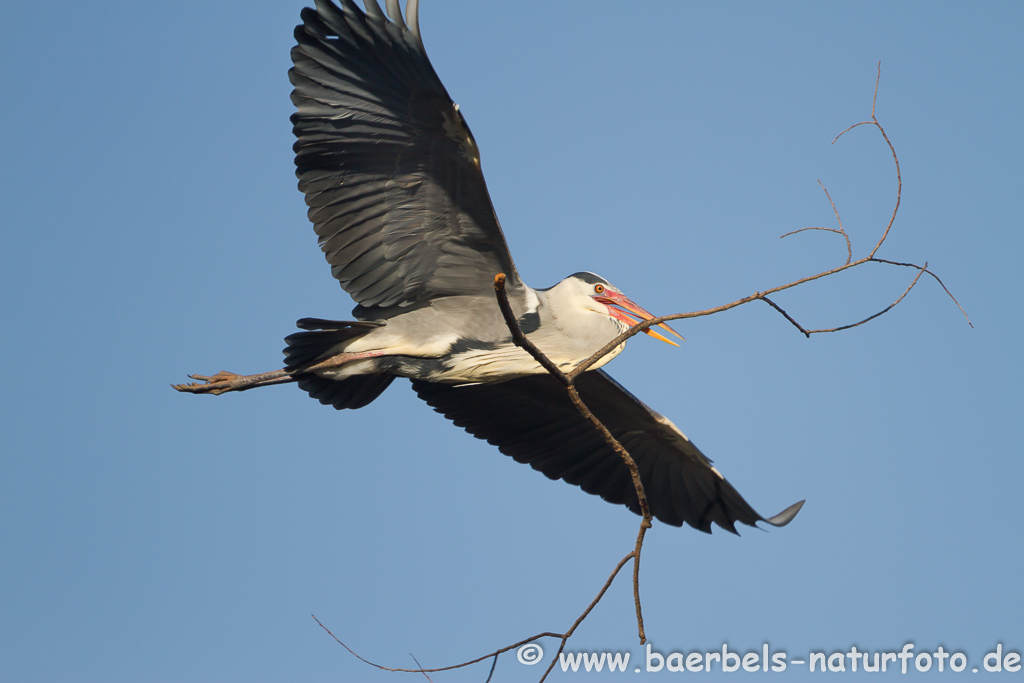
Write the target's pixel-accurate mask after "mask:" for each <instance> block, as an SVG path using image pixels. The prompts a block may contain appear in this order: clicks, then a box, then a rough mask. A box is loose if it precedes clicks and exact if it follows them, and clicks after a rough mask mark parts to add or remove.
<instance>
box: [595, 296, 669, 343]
mask: <svg viewBox="0 0 1024 683" xmlns="http://www.w3.org/2000/svg"><path fill="white" fill-rule="evenodd" d="M594 300H595V301H597V302H598V303H601V304H604V305H605V306H606V307H607V308H608V315H610V316H611V317H613V318H615V319H617V320H621V321H622V322H624V323H626V324H627V325H629V326H630V327H632V326H633V325H636V324H637V323H638V322H640V320H638V319H637V318H634V317H633V316H632V315H629V313H632V314H633V315H635V316H637V317H638V318H640V319H643V320H651V319H652V318H655V317H657V316H655V315H654V314H653V313H650V312H648V311H646V310H644V309H642V308H640V307H639V306H637V305H636V304H635V303H633V302H632V301H631V300H630V299H629V298H628V297H626V296H625V295H624V294H619V293H618V292H610V291H606V292H605V293H604V295H602V296H595V297H594ZM622 309H625V311H629V313H626V312H625V311H623V310H622ZM657 327H660V328H661V329H663V330H667V331H669V332H671V333H672V334H674V335H675V336H677V337H679V338H680V339H682V340H683V341H686V340H685V339H683V336H682V335H681V334H679V333H678V332H676V331H675V330H673V329H672V328H671V327H669V326H668V325H666V324H665V323H658V325H657ZM644 332H645V333H647V334H649V335H651V336H652V337H654V338H655V339H660V340H661V341H663V342H665V343H666V344H671V345H672V346H679V344H676V343H675V342H674V341H672V340H671V339H669V338H668V337H666V336H664V335H662V334H659V333H658V332H657V331H655V330H654V329H652V328H650V327H648V328H647V329H646V330H644Z"/></svg>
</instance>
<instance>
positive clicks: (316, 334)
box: [284, 318, 394, 410]
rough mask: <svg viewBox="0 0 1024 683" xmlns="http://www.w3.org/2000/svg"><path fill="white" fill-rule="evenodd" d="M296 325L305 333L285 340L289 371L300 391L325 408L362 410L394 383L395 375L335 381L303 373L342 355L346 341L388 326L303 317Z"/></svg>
mask: <svg viewBox="0 0 1024 683" xmlns="http://www.w3.org/2000/svg"><path fill="white" fill-rule="evenodd" d="M295 324H296V325H297V326H298V327H299V328H300V329H302V330H304V331H303V332H296V333H295V334H292V335H289V336H287V337H285V340H284V341H285V343H286V344H287V346H286V347H285V349H284V357H285V369H286V370H288V371H289V372H292V373H295V375H296V377H297V378H298V383H299V388H300V389H302V390H303V391H305V392H306V393H308V394H309V395H310V396H312V397H313V398H315V399H317V400H318V401H320V403H322V404H324V405H325V406H328V405H329V406H334V407H335V408H337V409H338V410H343V409H345V408H351V409H355V408H362V407H363V406H365V405H367V404H369V403H371V402H372V401H373V400H374V399H375V398H377V397H378V396H380V395H381V393H383V391H384V390H385V389H387V388H388V385H390V384H391V382H392V381H393V380H394V377H393V376H392V375H355V376H352V377H346V378H344V379H331V378H329V377H323V376H321V375H316V374H312V373H309V374H303V373H302V371H303V369H304V368H308V367H309V366H310V365H313V364H315V363H318V362H320V361H323V360H326V359H328V358H331V357H332V356H335V355H338V354H339V353H342V352H343V351H344V348H345V344H346V342H348V341H350V340H352V339H354V338H356V337H361V336H362V335H364V334H366V333H367V332H369V331H371V330H374V329H376V328H378V327H381V326H383V325H384V323H375V322H365V321H355V320H324V319H323V318H302V319H301V320H298V321H296V323H295Z"/></svg>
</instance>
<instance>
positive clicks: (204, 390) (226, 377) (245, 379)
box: [171, 370, 296, 396]
mask: <svg viewBox="0 0 1024 683" xmlns="http://www.w3.org/2000/svg"><path fill="white" fill-rule="evenodd" d="M189 378H190V379H197V380H199V382H201V384H200V383H189V384H172V385H171V386H172V387H174V388H175V389H176V390H177V391H183V392H186V393H189V394H213V395H214V396H217V395H219V394H224V393H227V392H229V391H245V390H246V389H255V388H256V387H263V386H267V385H270V384H282V383H284V382H294V381H295V379H296V378H295V377H293V376H292V375H291V374H290V373H288V372H287V371H286V370H275V371H273V372H263V373H260V374H258V375H236V374H235V373H233V372H228V371H227V370H221V371H220V372H218V373H217V374H216V375H211V376H209V377H207V376H206V375H189Z"/></svg>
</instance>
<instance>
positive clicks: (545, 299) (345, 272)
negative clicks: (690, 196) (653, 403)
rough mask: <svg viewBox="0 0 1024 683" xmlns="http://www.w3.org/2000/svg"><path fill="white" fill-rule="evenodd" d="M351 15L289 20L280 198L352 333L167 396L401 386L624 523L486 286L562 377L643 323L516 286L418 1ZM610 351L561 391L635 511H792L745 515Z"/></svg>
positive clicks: (393, 1)
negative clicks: (632, 388)
mask: <svg viewBox="0 0 1024 683" xmlns="http://www.w3.org/2000/svg"><path fill="white" fill-rule="evenodd" d="M365 6H366V10H365V12H364V11H362V10H360V9H359V8H358V7H357V6H356V5H355V4H354V3H353V2H352V0H341V7H340V8H339V7H337V6H335V5H334V4H333V3H332V2H331V1H330V0H316V9H315V10H314V9H308V8H307V9H304V10H303V11H302V15H301V16H302V24H300V25H299V26H297V27H296V29H295V39H296V41H297V45H296V46H295V47H293V48H292V52H291V57H292V61H293V63H294V67H293V68H292V69H291V70H290V71H289V77H290V79H291V82H292V84H293V85H294V86H295V89H294V91H293V92H292V101H293V102H294V104H295V106H296V108H297V111H296V112H295V113H294V114H293V115H292V118H291V120H292V124H293V132H294V133H295V136H296V138H297V140H296V142H295V146H294V150H295V165H296V167H297V170H296V175H297V176H298V178H299V189H300V190H301V191H302V192H303V193H304V194H305V196H306V203H307V205H308V206H309V211H308V215H309V220H310V221H312V223H313V226H314V228H315V230H316V234H317V235H318V237H319V241H320V248H321V249H322V250H323V252H324V255H325V256H326V258H327V262H328V263H329V264H330V265H331V273H332V274H333V275H334V277H335V278H337V279H338V281H339V282H340V283H341V287H342V288H343V289H344V290H345V291H346V292H348V293H349V294H350V295H351V296H352V298H353V299H355V301H356V304H357V306H356V308H355V309H354V311H353V313H352V315H353V317H354V318H355V320H348V321H338V320H325V319H321V318H303V319H301V320H299V321H298V323H297V325H298V327H299V328H300V329H301V330H302V331H300V332H297V333H295V334H292V335H291V336H289V337H287V338H286V339H285V342H286V344H287V347H286V348H285V350H284V355H285V367H284V368H282V369H280V370H275V371H273V372H266V373H261V374H256V375H236V374H233V373H229V372H220V373H218V374H216V375H213V376H203V375H190V377H192V378H193V379H196V380H198V381H199V383H192V384H181V385H175V387H174V388H175V389H177V390H179V391H184V392H189V393H195V394H221V393H224V392H229V391H245V390H248V389H254V388H257V387H263V386H269V385H273V384H283V383H287V382H296V383H298V385H299V388H301V389H303V390H304V391H306V392H307V393H309V395H310V396H312V397H313V398H316V399H318V400H319V401H320V402H321V403H323V404H325V405H333V406H334V407H335V408H337V409H339V410H341V409H346V408H351V409H354V408H362V407H363V406H365V405H367V404H369V403H370V402H371V401H373V400H374V399H375V398H377V397H378V396H379V395H380V394H381V392H383V391H384V390H385V389H386V388H387V387H388V386H389V385H390V384H391V382H392V381H394V379H395V378H396V377H407V378H409V379H410V380H412V388H413V390H414V391H415V392H416V394H417V395H418V396H419V397H420V398H421V399H423V400H424V401H426V402H427V404H428V405H430V406H431V407H432V408H434V410H436V411H437V412H439V413H441V414H443V415H444V416H445V417H447V418H448V419H450V420H451V421H452V422H454V423H455V424H456V425H458V426H459V427H462V428H464V429H465V430H466V431H468V432H469V433H470V434H472V435H474V436H476V437H479V438H481V439H486V440H487V441H488V442H489V443H491V444H493V445H495V446H497V447H498V449H499V450H500V451H501V452H502V453H505V454H506V455H509V456H511V457H513V458H515V459H516V460H517V461H519V462H522V463H528V464H529V465H530V466H531V467H533V468H534V469H536V470H540V471H541V472H543V473H544V474H545V475H547V476H548V477H550V478H552V479H562V480H564V481H566V482H568V483H570V484H573V485H576V486H579V487H580V488H581V489H583V490H584V491H587V492H588V493H593V494H597V495H599V496H601V497H602V498H604V499H605V500H607V501H609V502H611V503H616V504H620V505H625V506H626V507H628V508H629V509H631V510H632V511H634V512H637V513H639V511H640V508H639V504H638V502H637V496H636V492H635V490H634V486H633V483H632V479H631V477H630V474H629V471H628V469H627V467H626V465H625V464H624V463H623V461H622V460H621V458H620V457H619V456H618V455H617V454H616V453H615V452H614V451H613V450H612V449H611V448H610V447H609V446H608V445H607V444H606V442H605V441H604V439H603V438H602V437H601V435H600V434H598V432H597V431H595V430H594V429H593V427H592V426H591V424H590V423H589V422H587V421H586V420H585V419H584V418H583V417H582V416H581V415H580V414H579V412H578V411H577V410H576V408H575V407H574V406H573V404H572V403H571V402H570V400H569V398H568V395H567V393H566V391H565V388H564V386H563V385H562V384H561V383H560V382H558V381H557V380H556V379H555V378H554V377H552V376H551V375H550V374H549V373H548V372H547V371H546V370H545V369H544V368H542V367H541V366H540V365H539V364H538V363H537V361H536V360H534V359H533V357H531V356H530V355H529V354H528V353H527V352H526V351H524V350H523V349H522V348H520V347H519V346H517V345H516V344H515V342H514V341H513V338H512V336H511V333H510V331H509V329H508V326H507V324H506V322H505V321H504V319H503V317H502V314H501V311H500V309H499V306H498V303H497V301H496V299H495V294H494V284H493V283H494V278H495V276H496V275H497V274H498V273H504V274H506V293H507V296H508V300H509V304H510V306H511V308H512V310H513V312H514V315H515V316H516V320H517V323H518V325H519V327H520V328H521V330H522V331H523V332H524V333H525V334H526V335H527V337H528V338H529V339H530V341H532V342H533V343H534V344H535V345H536V346H537V347H538V348H539V349H540V350H541V351H542V352H543V353H544V354H545V355H546V356H548V357H549V358H550V359H551V360H552V361H553V362H554V363H555V364H556V365H558V366H559V367H561V368H563V369H565V370H566V371H568V370H571V369H572V368H574V367H575V366H576V365H577V364H579V363H580V362H582V361H584V360H586V359H587V358H589V357H590V356H591V355H593V354H594V353H595V352H596V351H598V350H599V349H601V348H602V347H604V346H605V345H606V344H608V343H609V342H610V341H612V340H613V339H615V337H617V336H618V335H619V334H621V333H622V332H623V331H625V330H627V329H629V328H630V327H631V326H632V325H634V324H636V323H638V322H639V321H640V320H641V319H644V320H650V319H651V318H653V317H654V316H653V315H652V314H650V313H648V312H647V311H646V310H644V309H643V308H641V307H640V306H639V305H637V304H636V303H634V302H633V301H631V300H630V299H629V298H628V297H627V296H626V295H624V294H623V293H622V292H621V291H620V290H619V289H618V288H617V287H615V286H614V285H612V284H611V283H610V282H608V281H607V280H605V279H604V278H602V277H600V276H598V275H595V274H593V273H589V272H583V273H576V274H574V275H570V276H569V277H567V278H565V279H564V280H562V281H561V282H559V283H558V284H556V285H554V286H553V287H549V288H547V289H533V288H531V287H529V286H528V285H526V284H525V283H524V282H523V281H522V280H521V279H520V278H519V275H518V273H517V272H516V267H515V265H514V264H513V262H512V256H511V254H510V253H509V250H508V246H507V245H506V243H505V238H504V236H503V234H502V232H501V227H500V226H499V224H498V219H497V217H496V216H495V214H494V209H493V207H492V206H491V201H490V197H489V195H488V193H487V187H486V185H485V183H484V177H483V173H482V172H481V170H480V153H479V150H478V149H477V145H476V142H475V141H474V139H473V135H472V134H471V133H470V131H469V127H468V126H467V125H466V120H465V119H464V118H463V116H462V113H461V112H460V111H459V107H458V105H456V104H454V103H453V102H452V99H451V97H449V95H448V92H447V91H446V90H445V87H444V85H442V84H441V81H440V79H439V78H438V76H437V74H436V73H435V72H434V68H433V66H431V64H430V60H429V59H428V58H427V55H426V52H425V51H424V48H423V43H422V40H421V37H420V30H419V19H418V0H409V2H408V3H407V6H406V15H405V17H403V16H402V13H401V9H400V7H399V2H398V0H387V15H385V13H384V12H382V11H381V9H380V7H379V6H378V5H377V3H376V1H375V0H365ZM659 328H661V329H662V330H663V331H664V332H665V333H666V334H672V335H676V333H675V332H674V331H673V330H672V329H670V328H669V327H668V326H667V325H664V324H662V325H659ZM645 332H647V333H648V334H650V335H651V336H653V337H656V338H658V339H661V340H663V341H667V342H669V343H670V344H671V343H674V342H672V341H671V340H670V339H669V338H668V337H667V336H664V335H663V334H661V333H660V332H658V331H656V330H654V329H647V330H645ZM676 336H678V335H676ZM624 346H625V343H623V344H620V345H619V346H618V347H617V348H615V349H614V350H613V351H611V352H610V353H608V354H607V355H605V356H604V357H603V358H602V359H601V360H600V361H599V362H597V363H595V364H594V366H593V367H592V368H591V369H590V370H588V371H587V372H584V373H582V374H580V375H579V376H578V377H577V379H576V388H577V390H578V392H579V395H580V397H581V398H582V400H583V401H584V402H585V403H586V404H587V406H588V407H589V408H590V410H591V411H592V412H593V413H594V414H595V415H596V416H597V417H598V418H599V419H600V420H601V421H602V422H603V423H604V424H605V426H606V427H607V428H608V429H609V431H610V432H611V433H612V434H613V435H614V436H615V437H616V438H617V439H618V440H619V441H620V442H621V443H622V445H623V446H624V447H625V448H626V449H627V450H628V451H629V452H630V454H631V455H632V457H633V459H634V460H635V461H636V463H637V466H638V468H639V472H640V477H641V481H642V482H643V485H644V488H645V491H646V494H647V498H648V503H649V506H650V510H651V513H652V515H653V516H654V517H656V518H657V519H658V520H660V521H662V522H664V523H666V524H671V525H675V526H682V525H683V524H684V523H686V524H689V525H690V526H692V527H694V528H697V529H700V530H701V531H706V532H710V531H711V524H712V523H716V524H718V525H719V526H721V527H723V528H725V529H728V530H729V531H732V532H735V531H736V528H735V523H736V522H741V523H743V524H748V525H751V526H754V525H755V524H756V523H757V522H767V523H768V524H772V525H774V526H783V525H785V524H787V523H788V522H789V521H790V520H791V519H793V517H794V516H795V515H796V514H797V512H798V511H799V510H800V507H801V505H802V504H803V502H802V501H801V502H800V503H796V504H794V505H792V506H790V507H789V508H787V509H786V510H784V511H783V512H781V513H779V514H777V515H775V516H774V517H769V518H764V517H762V516H761V515H760V514H758V513H757V512H756V511H755V510H754V509H753V508H752V507H751V506H750V505H749V504H748V503H747V502H746V501H745V500H744V499H743V497H742V496H740V494H739V493H738V492H737V491H736V489H734V488H733V487H732V485H730V484H729V482H727V481H726V480H725V478H724V477H722V475H721V474H720V473H719V472H718V470H717V469H715V468H714V467H713V466H712V465H711V461H710V460H709V459H708V458H707V457H706V456H704V454H703V453H701V452H700V450H698V449H697V447H696V446H694V445H693V443H691V442H690V440H689V439H688V438H687V437H686V436H685V435H684V434H683V433H682V432H681V431H680V430H679V429H678V428H677V427H676V426H675V425H674V424H672V422H670V421H669V420H668V419H666V418H665V417H663V416H662V415H660V414H659V413H657V412H655V411H653V410H651V409H650V408H648V407H647V406H646V405H645V404H644V403H642V402H641V401H640V400H638V399H637V398H636V397H634V396H633V395H632V394H630V393H629V392H628V391H626V390H625V389H624V388H623V387H622V386H621V385H619V384H618V383H617V382H616V381H615V380H613V379H612V378H611V377H610V376H609V375H608V374H606V373H605V372H604V371H603V370H600V369H598V368H600V367H601V366H602V365H604V364H605V363H607V362H608V361H610V360H611V359H612V358H614V357H615V356H616V355H617V354H618V353H619V352H621V351H622V349H623V347H624Z"/></svg>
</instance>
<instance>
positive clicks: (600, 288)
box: [594, 285, 604, 294]
mask: <svg viewBox="0 0 1024 683" xmlns="http://www.w3.org/2000/svg"><path fill="white" fill-rule="evenodd" d="M594 291H595V292H597V293H598V294H603V293H604V285H594Z"/></svg>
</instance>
